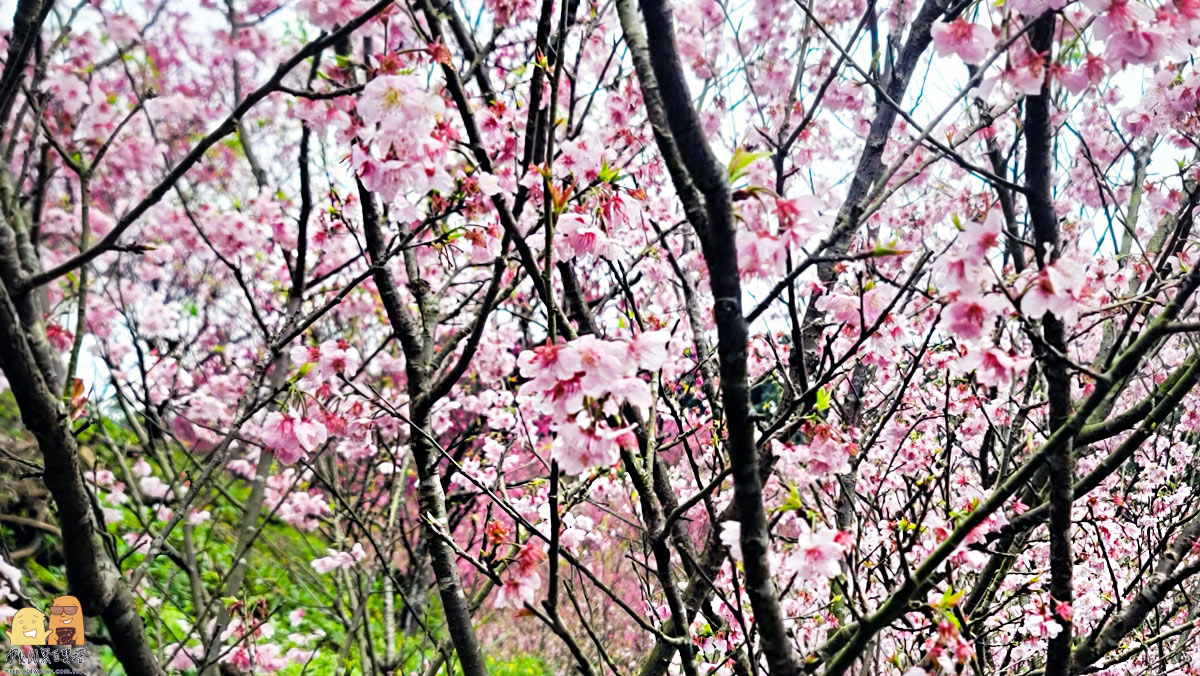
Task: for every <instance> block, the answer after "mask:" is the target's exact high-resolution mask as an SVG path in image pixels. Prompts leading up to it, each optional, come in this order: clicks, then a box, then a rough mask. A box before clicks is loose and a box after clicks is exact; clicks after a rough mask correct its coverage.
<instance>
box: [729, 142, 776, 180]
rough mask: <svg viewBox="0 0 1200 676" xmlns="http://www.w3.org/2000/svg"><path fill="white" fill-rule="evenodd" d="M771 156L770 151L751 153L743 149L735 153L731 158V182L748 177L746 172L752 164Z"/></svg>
mask: <svg viewBox="0 0 1200 676" xmlns="http://www.w3.org/2000/svg"><path fill="white" fill-rule="evenodd" d="M770 156H771V153H770V152H769V151H761V152H757V153H751V152H747V151H745V150H743V149H741V148H738V149H737V150H735V151H733V157H731V158H729V181H730V182H734V181H737V180H738V179H739V178H741V177H743V176H745V175H746V170H747V169H749V168H750V165H751V164H754V163H755V162H756V161H758V160H761V159H762V158H764V157H770Z"/></svg>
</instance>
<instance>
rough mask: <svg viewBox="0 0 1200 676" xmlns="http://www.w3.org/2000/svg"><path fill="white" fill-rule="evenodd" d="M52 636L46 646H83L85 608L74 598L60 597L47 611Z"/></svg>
mask: <svg viewBox="0 0 1200 676" xmlns="http://www.w3.org/2000/svg"><path fill="white" fill-rule="evenodd" d="M46 610H47V611H48V612H49V613H50V635H49V636H48V637H47V639H48V640H47V641H46V645H83V608H82V607H80V605H79V599H77V598H75V597H74V596H60V597H58V598H56V599H54V605H52V606H50V607H49V608H47V609H46Z"/></svg>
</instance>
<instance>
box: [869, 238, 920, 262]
mask: <svg viewBox="0 0 1200 676" xmlns="http://www.w3.org/2000/svg"><path fill="white" fill-rule="evenodd" d="M910 253H912V249H897V248H896V242H895V241H894V240H893V241H892V242H890V243H889V244H887V245H884V244H876V245H875V248H874V249H872V250H871V256H872V257H874V258H883V257H885V256H907V255H908V254H910Z"/></svg>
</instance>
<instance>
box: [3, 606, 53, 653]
mask: <svg viewBox="0 0 1200 676" xmlns="http://www.w3.org/2000/svg"><path fill="white" fill-rule="evenodd" d="M8 643H9V645H46V616H45V615H43V614H41V613H40V612H38V610H37V609H36V608H22V609H20V610H18V611H17V614H16V615H13V618H12V631H9V632H8Z"/></svg>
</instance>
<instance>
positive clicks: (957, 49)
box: [930, 17, 996, 63]
mask: <svg viewBox="0 0 1200 676" xmlns="http://www.w3.org/2000/svg"><path fill="white" fill-rule="evenodd" d="M930 33H931V34H932V35H933V46H934V48H935V49H936V50H937V53H938V54H941V55H942V56H948V55H950V54H957V55H958V56H959V58H961V59H962V60H963V61H966V62H967V63H979V62H980V61H983V59H984V57H986V56H987V55H988V54H990V53H991V51H992V49H994V48H995V46H996V37H995V36H994V35H992V32H991V31H989V30H988V29H986V28H984V27H983V26H979V25H976V24H973V23H969V22H968V21H967V20H966V19H964V18H962V17H958V18H957V19H955V20H953V21H951V22H949V23H945V22H941V21H939V22H937V23H934V24H933V27H932V28H931V29H930Z"/></svg>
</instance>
